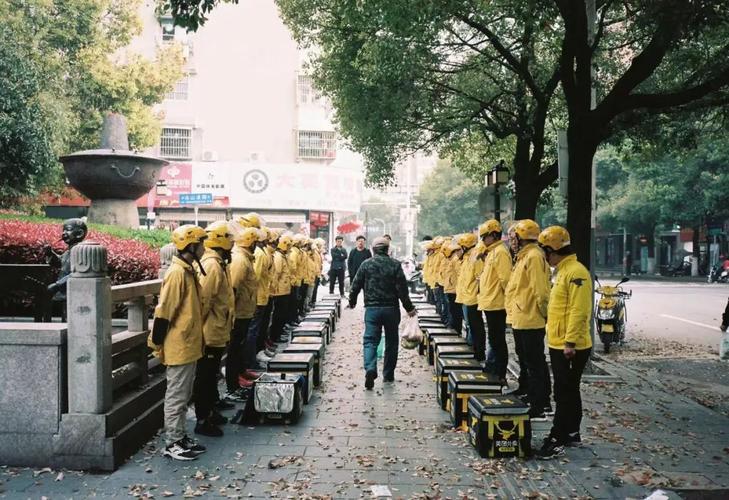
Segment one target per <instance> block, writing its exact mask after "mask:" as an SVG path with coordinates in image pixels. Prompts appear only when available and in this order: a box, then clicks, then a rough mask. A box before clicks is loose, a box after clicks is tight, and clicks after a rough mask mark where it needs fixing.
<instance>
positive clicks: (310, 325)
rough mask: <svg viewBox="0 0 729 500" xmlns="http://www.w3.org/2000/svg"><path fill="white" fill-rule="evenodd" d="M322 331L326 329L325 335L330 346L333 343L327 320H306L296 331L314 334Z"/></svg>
mask: <svg viewBox="0 0 729 500" xmlns="http://www.w3.org/2000/svg"><path fill="white" fill-rule="evenodd" d="M321 329H324V335H325V336H326V343H327V344H328V343H329V342H331V340H332V338H331V335H330V333H331V329H330V328H329V322H328V321H326V320H314V319H312V320H308V319H305V320H304V321H302V322H301V323H299V325H298V326H297V327H296V330H299V331H302V330H310V331H312V332H316V331H319V330H321Z"/></svg>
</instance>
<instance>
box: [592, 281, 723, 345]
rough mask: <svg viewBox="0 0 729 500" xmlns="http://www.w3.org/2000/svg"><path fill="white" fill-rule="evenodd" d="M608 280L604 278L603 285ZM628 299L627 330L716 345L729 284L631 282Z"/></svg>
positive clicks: (651, 336)
mask: <svg viewBox="0 0 729 500" xmlns="http://www.w3.org/2000/svg"><path fill="white" fill-rule="evenodd" d="M609 283H610V281H608V280H606V282H605V284H609ZM624 287H625V289H626V290H631V289H632V290H633V297H632V298H631V299H630V300H628V302H627V307H628V331H627V335H628V338H630V334H631V333H637V334H640V335H642V336H645V337H650V338H664V339H669V340H675V341H679V342H685V343H690V344H696V345H705V346H713V347H717V346H718V344H719V338H720V333H721V332H720V331H719V328H718V325H719V323H720V322H721V313H722V312H723V311H724V307H725V306H726V302H727V297H729V286H728V285H725V284H711V285H710V284H706V283H671V282H660V281H632V282H630V283H626V284H625V285H624Z"/></svg>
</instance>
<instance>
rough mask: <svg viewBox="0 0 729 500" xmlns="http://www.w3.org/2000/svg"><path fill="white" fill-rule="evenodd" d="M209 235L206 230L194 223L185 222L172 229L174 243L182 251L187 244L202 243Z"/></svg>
mask: <svg viewBox="0 0 729 500" xmlns="http://www.w3.org/2000/svg"><path fill="white" fill-rule="evenodd" d="M207 237H208V235H207V234H205V230H204V229H203V228H201V227H200V226H196V225H194V224H185V225H182V226H180V227H178V228H177V229H175V230H174V231H172V243H174V245H175V248H177V250H178V251H180V252H182V251H183V250H184V249H185V248H187V245H191V244H193V243H202V242H203V241H205V239H206V238H207Z"/></svg>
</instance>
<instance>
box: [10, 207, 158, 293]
mask: <svg viewBox="0 0 729 500" xmlns="http://www.w3.org/2000/svg"><path fill="white" fill-rule="evenodd" d="M9 217H10V216H9V215H7V214H5V215H3V216H0V263H3V264H43V263H45V256H44V253H43V247H44V246H46V245H51V246H52V247H53V248H54V250H55V251H56V252H58V253H60V252H63V251H64V250H65V249H66V245H65V244H64V243H63V242H62V241H59V240H60V238H61V223H60V221H53V222H48V221H51V220H52V219H42V218H32V217H22V218H18V217H17V216H16V217H15V218H14V219H13V218H9ZM106 227H108V226H106ZM139 232H142V231H139ZM117 234H126V233H125V231H124V230H120V231H117ZM168 234H169V233H168ZM86 241H95V242H98V243H100V244H102V245H104V246H105V247H106V249H107V252H108V260H109V275H110V277H111V282H112V284H114V285H119V284H124V283H133V282H135V281H144V280H150V279H155V278H157V273H158V270H159V252H158V250H157V249H156V248H155V247H153V246H152V245H150V244H148V243H145V242H143V241H139V240H133V239H123V238H120V237H118V236H113V235H112V234H109V233H108V232H103V231H100V230H98V229H97V226H95V225H92V227H91V228H90V229H89V234H88V235H87V236H86ZM167 241H169V240H167Z"/></svg>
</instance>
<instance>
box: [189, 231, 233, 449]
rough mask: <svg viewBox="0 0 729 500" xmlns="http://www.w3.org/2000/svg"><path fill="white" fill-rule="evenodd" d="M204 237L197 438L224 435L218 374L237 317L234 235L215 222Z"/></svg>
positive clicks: (196, 390)
mask: <svg viewBox="0 0 729 500" xmlns="http://www.w3.org/2000/svg"><path fill="white" fill-rule="evenodd" d="M205 233H206V234H207V238H206V239H205V254H203V256H202V259H200V264H201V266H202V270H201V272H200V273H199V274H198V281H199V282H200V302H201V311H202V322H203V340H204V341H205V347H204V352H203V357H202V358H201V359H200V360H198V362H197V370H196V372H195V384H194V387H193V391H192V399H193V401H194V402H195V415H196V417H197V425H196V426H195V434H202V435H204V436H213V437H218V436H222V435H223V431H222V430H220V428H219V427H218V425H221V424H224V423H225V422H226V421H227V420H226V419H225V417H223V416H222V415H220V413H218V412H217V411H215V405H216V403H217V401H218V399H219V398H218V371H219V370H220V359H221V358H222V357H223V353H224V352H225V346H226V345H227V344H228V341H229V340H230V330H231V329H232V328H233V319H234V315H235V297H234V295H233V287H231V285H230V280H229V278H228V270H227V262H228V261H229V260H230V250H231V249H232V248H233V235H232V234H231V233H230V230H229V228H228V223H227V222H225V221H217V222H213V223H212V224H210V225H209V226H208V227H206V228H205ZM226 404H228V405H229V404H230V403H226Z"/></svg>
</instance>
